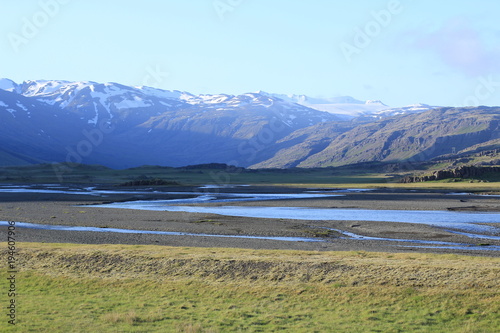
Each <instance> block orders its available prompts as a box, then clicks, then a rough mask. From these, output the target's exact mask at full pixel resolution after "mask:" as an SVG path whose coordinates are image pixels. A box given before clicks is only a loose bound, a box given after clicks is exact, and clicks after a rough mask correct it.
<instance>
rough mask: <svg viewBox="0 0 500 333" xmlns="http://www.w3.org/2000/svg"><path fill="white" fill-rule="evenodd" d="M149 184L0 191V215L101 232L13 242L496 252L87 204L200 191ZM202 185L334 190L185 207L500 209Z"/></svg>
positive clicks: (339, 225) (400, 232)
mask: <svg viewBox="0 0 500 333" xmlns="http://www.w3.org/2000/svg"><path fill="white" fill-rule="evenodd" d="M110 190H114V191H116V188H110ZM156 190H158V191H157V192H153V191H152V190H151V189H148V190H147V191H141V189H125V190H122V191H118V192H120V193H109V194H106V195H105V196H104V195H103V196H96V195H89V194H67V193H36V192H28V193H26V192H19V193H16V192H9V193H0V221H15V222H27V223H36V224H43V225H64V226H75V227H97V228H100V229H102V231H104V232H95V231H76V230H65V231H62V230H48V229H31V228H17V240H18V241H19V242H46V243H78V244H143V245H167V246H186V247H225V248H227V247H233V248H250V249H291V250H319V251H377V252H432V253H458V254H468V255H475V256H477V255H480V256H495V257H497V256H499V254H500V251H497V250H493V248H496V247H498V246H500V240H496V239H488V240H484V239H477V238H470V237H467V236H466V235H461V234H456V233H452V232H448V231H446V230H444V229H441V228H438V227H434V226H430V225H425V224H419V223H397V222H384V221H378V222H376V221H343V220H338V221H337V220H335V221H328V220H296V219H286V218H250V217H236V216H224V215H219V214H206V213H187V212H168V211H149V210H134V209H118V208H100V207H96V206H95V205H99V204H103V203H109V202H124V201H136V200H144V201H148V200H169V199H183V198H190V197H195V196H196V195H199V193H200V189H199V188H195V187H193V188H190V187H182V188H168V187H162V188H161V189H156ZM203 191H204V192H205V193H207V195H217V196H219V197H223V193H302V192H304V191H319V192H317V193H331V194H339V196H325V197H321V198H311V199H287V200H263V201H243V202H210V201H208V202H206V203H196V204H191V205H198V206H231V205H234V206H242V207H246V206H247V207H257V206H258V207H263V206H264V207H308V208H328V209H371V210H417V211H418V210H427V211H428V210H436V211H464V212H471V211H473V212H479V213H480V212H499V211H500V198H499V197H494V196H479V195H469V194H466V193H463V194H453V193H449V192H447V191H439V190H418V191H417V190H400V189H398V190H393V189H376V190H373V191H366V192H356V191H350V192H349V191H347V192H339V193H335V192H326V190H322V189H305V188H303V189H298V188H287V187H274V186H247V187H235V188H224V189H205V190H203ZM328 191H331V189H328ZM54 192H57V191H54ZM110 192H113V191H110ZM340 194H341V195H340ZM90 205H92V207H90ZM183 205H188V204H183ZM496 225H498V224H496V223H492V224H491V226H496ZM110 228H117V229H133V230H148V231H166V232H181V233H189V234H196V235H165V234H146V233H118V232H105V231H106V229H110ZM331 229H335V230H340V231H343V232H347V233H352V234H356V235H358V236H361V237H357V238H352V237H346V236H345V234H343V233H340V232H337V231H335V230H331ZM499 232H500V231H499ZM216 235H225V236H255V237H301V238H307V239H310V240H313V241H284V240H277V239H260V238H238V237H215V236H216ZM374 238H375V239H374ZM398 240H401V241H398ZM412 240H420V241H430V242H449V243H459V244H462V245H463V246H460V247H458V248H450V247H444V246H437V245H428V244H427V245H426V244H422V243H412V242H411V241H412ZM423 245H425V246H423ZM469 247H470V248H469Z"/></svg>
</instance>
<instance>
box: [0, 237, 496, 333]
mask: <svg viewBox="0 0 500 333" xmlns="http://www.w3.org/2000/svg"><path fill="white" fill-rule="evenodd" d="M0 246H3V247H4V248H6V244H5V243H2V244H1V245H0ZM18 248H19V253H18V254H17V259H18V261H17V265H18V268H19V272H18V273H17V276H16V291H17V292H18V294H17V296H16V302H17V313H16V314H17V325H16V326H15V327H9V325H8V324H7V318H6V317H5V316H3V318H4V319H3V320H2V323H1V324H0V331H2V332H276V331H287V332H464V333H465V332H488V333H490V332H500V315H499V311H500V295H499V292H498V287H499V282H498V277H499V276H500V258H485V257H466V256H458V255H431V254H413V253H412V254H393V253H368V252H307V251H275V250H245V249H220V248H217V249H207V248H182V247H175V248H174V247H161V246H131V245H70V244H41V243H20V244H18ZM2 258H3V261H4V262H6V261H7V259H6V258H5V252H2ZM0 286H1V287H2V288H3V289H4V291H5V290H6V288H8V286H7V283H6V282H5V281H4V283H3V284H0ZM2 294H4V297H3V300H4V304H7V301H8V300H7V299H6V296H5V293H4V292H3V291H2ZM4 308H5V307H4ZM10 326H12V325H10Z"/></svg>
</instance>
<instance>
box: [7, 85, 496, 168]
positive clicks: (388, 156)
mask: <svg viewBox="0 0 500 333" xmlns="http://www.w3.org/2000/svg"><path fill="white" fill-rule="evenodd" d="M338 102H343V103H344V104H346V105H349V107H351V108H356V107H358V108H359V109H357V111H356V112H357V116H356V117H354V116H352V114H351V115H350V116H348V117H347V116H346V114H344V115H342V114H334V113H332V112H326V111H321V110H319V109H317V107H318V105H330V106H331V107H332V108H333V107H338V105H342V103H338ZM346 102H350V103H346ZM319 103H330V104H319ZM308 105H309V106H308ZM367 105H368V107H375V109H371V111H370V110H368V109H366V108H367ZM314 106H316V108H315V107H314ZM377 108H381V109H380V110H378V109H377ZM374 110H375V111H374ZM499 110H500V109H499V108H495V107H491V108H488V107H476V108H451V107H434V106H429V105H425V104H416V105H411V106H407V107H403V108H390V107H388V106H386V105H385V104H383V103H382V102H380V101H376V100H373V101H365V102H363V101H360V100H356V99H353V98H352V97H349V96H344V97H338V98H336V99H335V98H333V99H314V98H309V97H308V96H305V95H280V94H270V93H266V92H253V93H245V94H241V95H230V94H217V95H193V94H191V93H189V92H183V91H179V90H162V89H156V88H152V87H131V86H126V85H121V84H119V83H97V82H93V81H85V82H72V81H63V80H52V81H51V80H38V81H35V80H31V81H25V82H23V83H21V84H17V83H15V82H14V81H12V80H9V79H0V129H1V132H0V142H1V143H2V145H1V147H0V165H16V164H32V163H44V162H49V163H50V162H72V163H86V164H102V165H105V166H108V167H113V168H129V167H136V166H140V165H144V164H150V165H168V166H183V165H192V164H204V163H226V164H231V165H235V166H242V167H250V168H290V167H308V168H309V167H326V166H341V165H348V164H354V163H363V162H372V161H383V162H392V161H394V162H404V161H411V160H430V159H433V158H436V157H438V156H440V155H446V154H450V153H451V152H453V151H462V150H467V149H472V148H471V147H477V148H475V149H479V150H481V149H486V148H487V147H488V144H487V143H488V142H496V141H495V140H497V139H499V138H500V136H499V135H498V133H499V128H498V124H499V122H500V116H499V113H500V111H499Z"/></svg>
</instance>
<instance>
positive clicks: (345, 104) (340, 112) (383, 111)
mask: <svg viewBox="0 0 500 333" xmlns="http://www.w3.org/2000/svg"><path fill="white" fill-rule="evenodd" d="M259 93H260V94H263V95H267V96H273V97H277V98H280V99H282V100H284V101H287V102H290V103H297V104H300V105H304V106H307V107H309V108H312V109H315V110H318V111H325V112H328V113H331V114H333V115H335V116H337V117H339V118H340V119H342V120H351V119H354V118H357V117H374V118H382V117H390V116H393V115H398V114H405V113H415V112H423V111H426V110H429V109H432V108H435V107H432V106H429V105H426V104H415V105H410V106H405V107H396V108H393V107H390V106H387V105H386V104H384V103H383V102H381V101H379V100H367V101H360V100H358V99H355V98H353V97H351V96H339V97H332V98H315V97H309V96H306V95H294V94H292V95H285V94H269V93H266V92H262V91H260V92H259Z"/></svg>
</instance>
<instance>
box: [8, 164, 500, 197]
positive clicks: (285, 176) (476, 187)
mask: <svg viewBox="0 0 500 333" xmlns="http://www.w3.org/2000/svg"><path fill="white" fill-rule="evenodd" d="M54 168H55V169H54ZM58 168H63V169H61V170H63V172H59V173H58ZM137 179H163V180H167V181H174V182H177V183H179V184H181V185H188V186H192V185H200V184H217V185H228V184H253V185H272V186H274V185H277V186H291V187H326V188H382V187H385V188H394V189H398V188H406V189H412V188H415V189H426V188H428V189H452V190H464V191H476V192H480V191H500V181H497V182H495V181H490V182H477V181H475V182H472V183H471V182H470V181H471V180H469V179H467V180H464V181H460V182H455V181H449V180H443V181H434V182H424V183H411V184H403V183H399V182H398V179H399V177H398V176H397V175H388V174H385V173H380V172H373V170H370V169H369V168H367V169H363V168H359V169H350V168H348V167H341V168H323V169H321V168H320V169H285V170H277V169H276V170H275V169H261V170H245V171H242V170H240V171H236V172H234V171H231V170H229V171H228V170H224V169H180V168H170V167H159V166H143V167H139V168H132V169H126V170H114V169H108V168H105V167H101V166H88V165H79V166H76V167H74V168H69V167H53V166H52V165H37V166H25V167H3V168H0V182H3V183H27V184H36V183H41V184H43V183H71V184H74V183H83V184H90V183H92V184H109V185H112V184H114V185H116V184H120V183H124V182H128V181H131V180H137Z"/></svg>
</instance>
